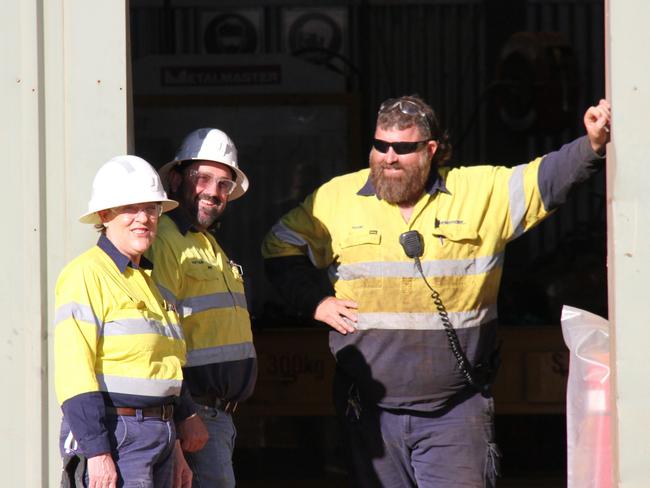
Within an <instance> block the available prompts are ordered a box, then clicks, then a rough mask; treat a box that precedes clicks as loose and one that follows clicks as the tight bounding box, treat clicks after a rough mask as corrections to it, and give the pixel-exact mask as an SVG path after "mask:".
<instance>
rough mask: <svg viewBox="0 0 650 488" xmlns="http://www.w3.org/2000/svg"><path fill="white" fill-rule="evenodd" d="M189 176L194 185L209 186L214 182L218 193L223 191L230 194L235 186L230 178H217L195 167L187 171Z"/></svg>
mask: <svg viewBox="0 0 650 488" xmlns="http://www.w3.org/2000/svg"><path fill="white" fill-rule="evenodd" d="M189 177H190V179H191V180H192V183H194V184H195V185H196V186H200V187H201V188H206V187H211V186H212V184H213V183H215V184H216V186H217V191H218V192H219V193H225V194H226V195H230V194H231V193H232V192H233V191H234V190H235V187H236V186H237V183H235V182H234V181H233V180H231V179H228V178H218V177H216V176H212V175H211V174H208V173H202V172H201V171H198V170H195V169H193V170H191V171H190V172H189Z"/></svg>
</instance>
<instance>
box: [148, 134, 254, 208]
mask: <svg viewBox="0 0 650 488" xmlns="http://www.w3.org/2000/svg"><path fill="white" fill-rule="evenodd" d="M185 161H213V162H215V163H221V164H224V165H226V166H228V167H229V168H231V169H232V170H233V172H234V173H235V183H236V184H237V185H236V186H235V189H234V190H233V192H232V193H231V194H230V196H229V197H228V199H229V200H235V199H237V198H239V197H241V196H242V195H243V194H244V193H246V190H248V178H247V177H246V175H245V174H244V172H243V171H242V170H241V169H239V165H238V164H237V148H236V147H235V143H234V142H232V139H230V137H228V135H227V134H226V133H225V132H223V131H220V130H219V129H210V128H205V129H197V130H195V131H194V132H190V133H189V134H188V135H187V136H186V137H185V139H183V142H182V144H181V147H180V148H179V149H178V151H177V152H176V156H175V157H174V159H173V160H172V161H170V162H169V163H167V164H165V165H164V166H163V167H162V168H160V170H159V173H160V177H161V178H162V180H163V183H164V184H165V187H166V188H167V189H169V186H168V185H169V173H170V172H171V170H172V169H174V168H175V167H176V166H178V165H180V164H181V163H183V162H185Z"/></svg>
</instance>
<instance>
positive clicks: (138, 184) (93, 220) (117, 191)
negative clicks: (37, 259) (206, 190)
mask: <svg viewBox="0 0 650 488" xmlns="http://www.w3.org/2000/svg"><path fill="white" fill-rule="evenodd" d="M146 202H160V203H161V204H162V209H163V212H167V211H168V210H171V209H173V208H176V207H178V202H176V201H174V200H170V199H168V198H167V193H165V189H164V188H163V185H162V182H161V181H160V177H159V176H158V173H156V170H155V169H154V168H153V166H151V165H150V164H149V163H147V162H146V161H145V160H144V159H142V158H139V157H138V156H116V157H114V158H112V159H110V160H109V161H107V162H106V163H104V164H103V165H102V167H101V168H99V170H98V171H97V174H96V175H95V179H94V180H93V189H92V194H91V196H90V201H89V202H88V211H87V212H86V213H85V214H83V215H82V216H81V217H79V221H80V222H82V223H84V224H100V223H101V219H100V218H99V215H97V212H99V211H100V210H107V209H109V208H115V207H120V206H122V205H132V204H135V203H146Z"/></svg>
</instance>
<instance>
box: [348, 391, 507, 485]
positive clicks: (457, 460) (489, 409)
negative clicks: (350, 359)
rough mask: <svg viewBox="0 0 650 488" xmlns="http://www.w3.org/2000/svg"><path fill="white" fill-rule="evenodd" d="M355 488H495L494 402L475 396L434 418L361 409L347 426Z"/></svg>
mask: <svg viewBox="0 0 650 488" xmlns="http://www.w3.org/2000/svg"><path fill="white" fill-rule="evenodd" d="M345 427H346V430H347V434H348V440H349V447H350V451H351V452H350V456H351V459H352V464H353V466H352V469H353V471H354V475H355V478H356V481H357V483H358V486H362V487H384V488H390V487H395V488H403V487H420V488H486V487H490V488H491V487H494V486H495V484H496V476H497V474H498V470H499V467H498V464H499V457H500V454H499V451H498V448H497V446H496V444H495V442H494V422H493V401H492V399H491V398H484V397H482V396H481V395H478V394H477V395H474V396H472V397H470V398H468V399H467V400H465V401H463V402H462V403H460V404H458V405H455V406H453V407H451V408H449V409H447V410H445V411H443V412H440V413H437V414H420V413H418V412H412V411H388V410H382V409H376V408H372V409H363V410H362V411H361V414H360V416H359V418H358V419H357V418H356V416H352V415H348V416H347V417H346V420H345Z"/></svg>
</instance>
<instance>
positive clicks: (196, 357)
mask: <svg viewBox="0 0 650 488" xmlns="http://www.w3.org/2000/svg"><path fill="white" fill-rule="evenodd" d="M254 357H257V355H256V353H255V347H254V346H253V343H252V342H242V343H240V344H228V345H225V346H217V347H209V348H206V349H195V350H193V351H188V352H187V364H186V365H185V366H186V367H189V366H203V365H204V364H214V363H225V362H228V361H239V360H242V359H249V358H254Z"/></svg>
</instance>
